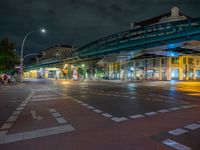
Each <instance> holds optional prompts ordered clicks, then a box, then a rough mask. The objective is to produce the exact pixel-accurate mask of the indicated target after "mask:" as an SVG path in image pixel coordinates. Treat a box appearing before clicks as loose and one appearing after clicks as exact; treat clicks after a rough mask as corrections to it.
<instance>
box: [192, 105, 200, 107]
mask: <svg viewBox="0 0 200 150" xmlns="http://www.w3.org/2000/svg"><path fill="white" fill-rule="evenodd" d="M191 106H192V107H198V106H199V105H191Z"/></svg>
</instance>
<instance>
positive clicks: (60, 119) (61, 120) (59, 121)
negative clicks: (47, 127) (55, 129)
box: [56, 117, 67, 124]
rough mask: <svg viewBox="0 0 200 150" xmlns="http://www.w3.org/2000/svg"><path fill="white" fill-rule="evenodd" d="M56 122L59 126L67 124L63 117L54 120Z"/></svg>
mask: <svg viewBox="0 0 200 150" xmlns="http://www.w3.org/2000/svg"><path fill="white" fill-rule="evenodd" d="M56 121H57V122H58V123H59V124H63V123H67V121H66V120H65V118H63V117H59V118H56Z"/></svg>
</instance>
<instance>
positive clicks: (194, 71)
mask: <svg viewBox="0 0 200 150" xmlns="http://www.w3.org/2000/svg"><path fill="white" fill-rule="evenodd" d="M193 74H194V77H193V79H194V80H196V79H197V77H196V68H194V70H193Z"/></svg>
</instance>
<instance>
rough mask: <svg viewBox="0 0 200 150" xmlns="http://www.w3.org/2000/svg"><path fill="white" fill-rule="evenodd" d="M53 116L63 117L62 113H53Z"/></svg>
mask: <svg viewBox="0 0 200 150" xmlns="http://www.w3.org/2000/svg"><path fill="white" fill-rule="evenodd" d="M51 114H52V115H53V117H55V118H56V117H60V116H61V114H60V113H58V112H54V113H51Z"/></svg>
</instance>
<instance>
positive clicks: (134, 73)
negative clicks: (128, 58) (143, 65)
mask: <svg viewBox="0 0 200 150" xmlns="http://www.w3.org/2000/svg"><path fill="white" fill-rule="evenodd" d="M133 80H136V67H135V60H133Z"/></svg>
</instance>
